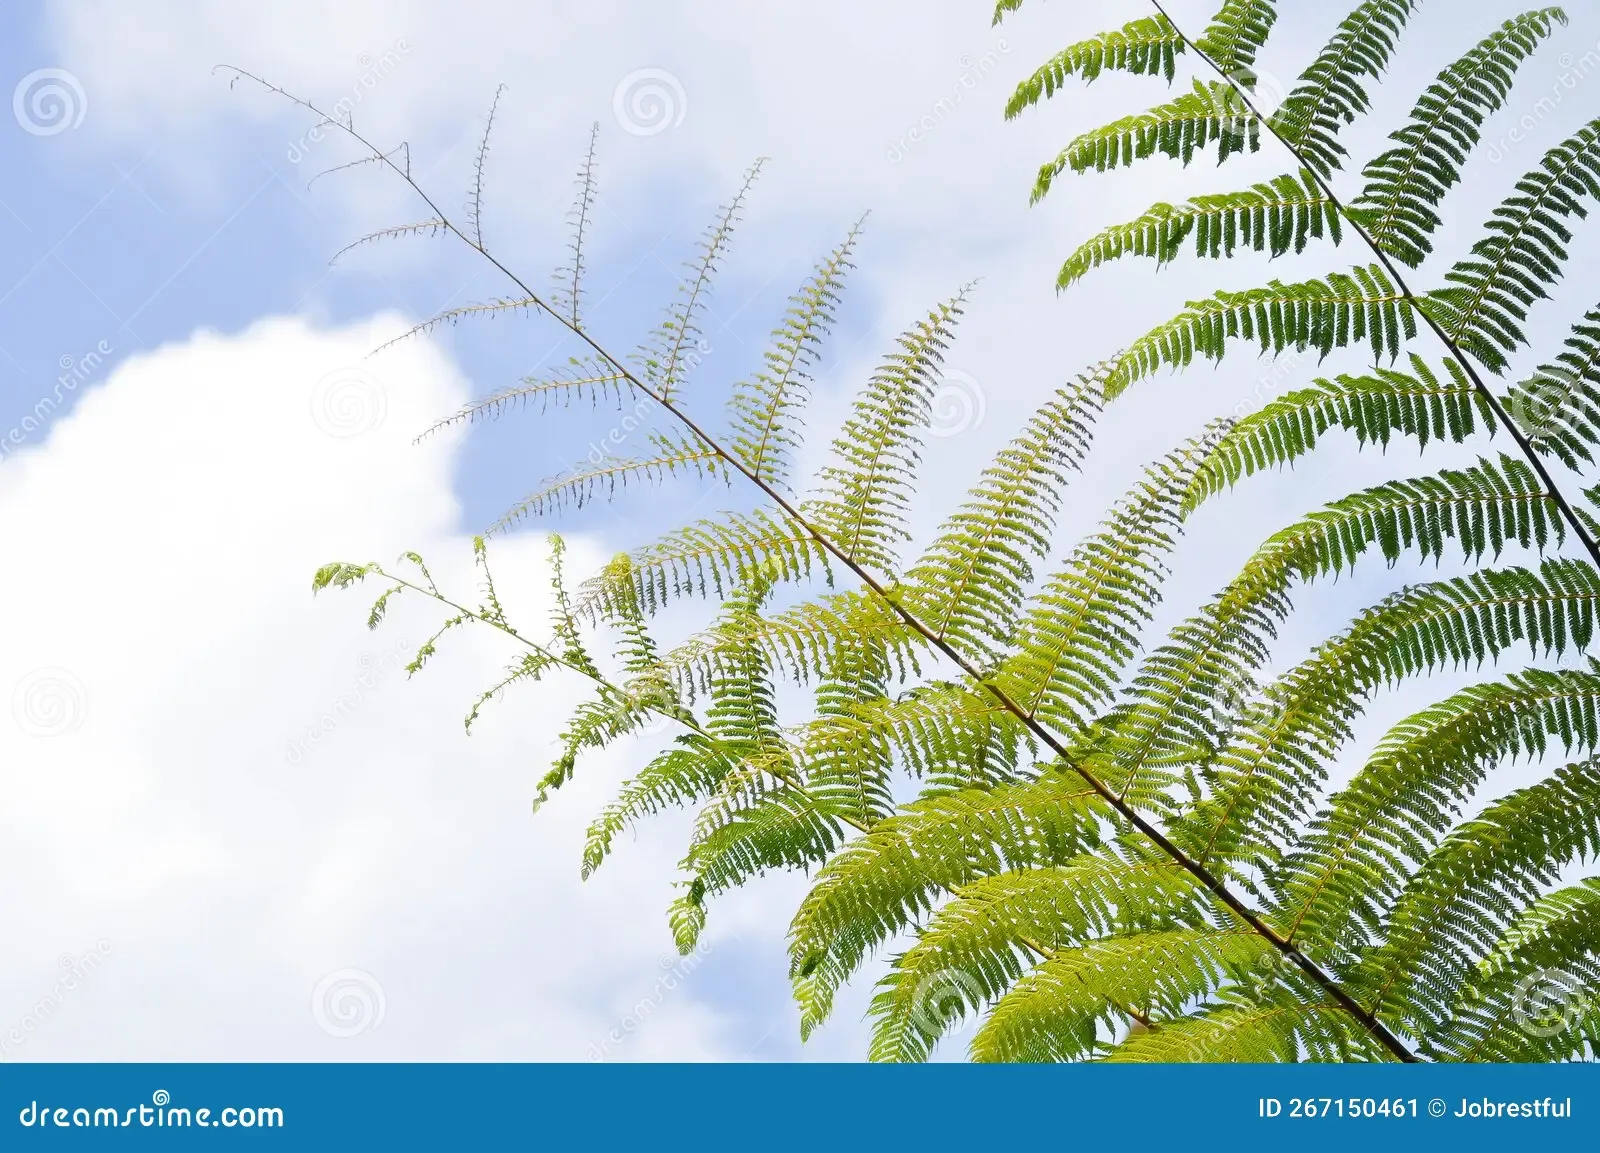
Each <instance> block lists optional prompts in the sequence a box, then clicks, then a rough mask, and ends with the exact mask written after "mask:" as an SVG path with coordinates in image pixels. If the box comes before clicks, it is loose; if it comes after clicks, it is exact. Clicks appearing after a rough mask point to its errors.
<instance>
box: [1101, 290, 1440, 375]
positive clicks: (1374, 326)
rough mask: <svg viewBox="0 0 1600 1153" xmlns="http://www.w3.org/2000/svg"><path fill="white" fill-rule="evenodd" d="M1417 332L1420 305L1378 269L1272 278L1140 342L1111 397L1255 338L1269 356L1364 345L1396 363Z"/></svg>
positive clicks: (1201, 305) (1199, 304)
mask: <svg viewBox="0 0 1600 1153" xmlns="http://www.w3.org/2000/svg"><path fill="white" fill-rule="evenodd" d="M1416 334H1417V315H1416V307H1415V304H1414V302H1413V301H1412V299H1411V297H1410V295H1409V294H1407V293H1406V292H1404V291H1402V290H1401V289H1400V288H1399V287H1398V286H1397V285H1396V284H1395V283H1394V281H1393V280H1392V279H1390V277H1389V274H1388V273H1387V272H1386V271H1384V269H1383V268H1382V267H1380V266H1378V265H1376V264H1374V265H1371V266H1369V267H1366V268H1356V269H1354V270H1353V271H1352V272H1351V273H1350V274H1349V275H1348V276H1346V275H1343V274H1339V273H1335V274H1334V275H1332V276H1329V277H1328V279H1327V280H1311V281H1306V282H1304V283H1301V284H1285V283H1283V282H1282V281H1280V280H1274V281H1273V282H1272V283H1271V284H1269V285H1268V286H1267V287H1266V288H1256V289H1250V290H1248V291H1245V292H1226V291H1223V292H1218V293H1217V294H1216V296H1214V297H1212V298H1210V299H1208V300H1201V301H1195V302H1192V303H1191V304H1190V305H1189V307H1188V310H1187V311H1185V312H1183V313H1182V314H1180V315H1179V316H1177V317H1176V318H1175V319H1173V320H1170V321H1168V322H1167V323H1166V324H1163V325H1162V326H1161V327H1159V328H1157V329H1154V330H1153V331H1151V332H1150V333H1149V334H1148V335H1146V336H1143V337H1140V338H1139V340H1137V341H1135V342H1134V344H1133V345H1132V346H1131V347H1130V348H1129V349H1128V351H1127V352H1125V353H1124V354H1123V356H1122V359H1121V360H1120V361H1119V362H1118V364H1117V368H1116V370H1115V371H1114V372H1113V373H1112V374H1111V377H1110V379H1108V380H1107V381H1106V395H1107V396H1108V397H1112V398H1114V397H1116V396H1118V395H1120V394H1121V393H1122V392H1123V391H1124V390H1125V389H1127V387H1128V386H1129V385H1131V384H1133V383H1135V382H1136V381H1139V380H1141V379H1143V378H1144V377H1147V376H1150V375H1152V374H1154V373H1155V372H1156V370H1157V369H1160V368H1163V367H1168V368H1173V369H1179V368H1187V367H1188V366H1189V365H1190V364H1192V363H1193V362H1194V358H1195V356H1196V355H1197V354H1198V355H1201V356H1204V357H1206V358H1207V359H1209V360H1213V361H1220V360H1221V359H1222V358H1223V356H1224V355H1225V353H1226V351H1227V343H1228V341H1229V340H1230V339H1244V340H1254V341H1256V342H1257V343H1258V344H1259V345H1260V346H1261V351H1262V353H1263V355H1265V354H1274V355H1276V354H1279V353H1282V352H1285V351H1287V350H1290V349H1293V350H1294V351H1295V352H1302V353H1303V352H1306V351H1307V350H1309V349H1315V350H1316V351H1317V353H1318V354H1319V355H1320V356H1322V357H1327V356H1328V354H1329V353H1331V352H1333V350H1334V349H1336V348H1343V347H1346V346H1348V345H1351V344H1359V343H1361V342H1363V341H1365V342H1367V343H1368V344H1370V345H1371V348H1372V355H1373V358H1374V359H1377V360H1382V359H1384V358H1385V357H1386V356H1387V358H1388V359H1390V360H1393V359H1394V358H1395V357H1397V356H1398V355H1399V353H1400V346H1401V344H1402V343H1404V342H1405V341H1408V340H1410V339H1412V338H1413V337H1414V336H1416Z"/></svg>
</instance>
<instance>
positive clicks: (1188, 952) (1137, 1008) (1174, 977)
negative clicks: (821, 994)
mask: <svg viewBox="0 0 1600 1153" xmlns="http://www.w3.org/2000/svg"><path fill="white" fill-rule="evenodd" d="M1270 948H1271V946H1270V945H1269V944H1267V942H1266V941H1265V940H1263V939H1262V938H1261V937H1260V936H1259V935H1258V934H1256V933H1253V932H1250V931H1248V930H1239V929H1212V928H1205V927H1192V928H1178V929H1158V930H1155V931H1151V932H1143V933H1138V932H1136V933H1129V934H1127V935H1124V936H1113V937H1107V938H1102V939H1100V940H1095V941H1090V942H1089V943H1087V944H1084V945H1080V946H1077V947H1074V948H1068V949H1058V950H1056V951H1055V952H1053V953H1052V954H1051V955H1050V957H1049V958H1048V959H1047V960H1045V961H1044V962H1042V963H1041V964H1039V965H1038V966H1037V967H1036V968H1034V969H1032V970H1030V971H1029V972H1027V973H1025V974H1024V975H1023V976H1022V977H1021V979H1019V980H1018V981H1017V982H1016V983H1015V984H1014V985H1013V986H1012V987H1011V990H1010V991H1009V992H1008V993H1006V995H1005V996H1004V997H1002V998H1000V1000H999V1002H998V1003H996V1004H995V1006H994V1008H993V1010H991V1012H990V1014H989V1016H988V1018H987V1019H986V1020H985V1021H984V1022H983V1024H982V1025H981V1026H980V1027H979V1029H978V1032H977V1034H976V1035H975V1036H974V1037H973V1039H972V1048H971V1055H972V1058H973V1060H975V1061H1069V1060H1079V1059H1082V1058H1084V1057H1087V1056H1091V1055H1093V1054H1094V1053H1095V1052H1096V1051H1097V1050H1099V1049H1100V1048H1102V1043H1101V1042H1099V1041H1098V1039H1097V1037H1096V1027H1097V1026H1098V1025H1101V1024H1103V1025H1105V1026H1106V1027H1108V1028H1116V1027H1118V1026H1120V1025H1122V1024H1124V1022H1125V1019H1126V1012H1125V1011H1126V1010H1131V1011H1133V1012H1137V1013H1139V1014H1140V1015H1141V1016H1143V1017H1146V1018H1149V1017H1156V1016H1160V1015H1175V1014H1177V1013H1179V1012H1180V1011H1181V1010H1182V1008H1183V1006H1184V1005H1185V1004H1186V1003H1188V1002H1192V1001H1194V1000H1195V999H1197V998H1200V997H1204V996H1206V995H1207V994H1209V993H1211V992H1212V991H1213V990H1215V989H1216V988H1217V987H1218V986H1220V985H1222V984H1223V983H1225V982H1226V981H1227V980H1228V979H1229V977H1230V976H1231V975H1232V974H1234V973H1236V972H1239V971H1241V970H1248V969H1253V968H1256V967H1258V966H1259V964H1260V962H1261V960H1262V958H1263V957H1264V956H1265V955H1266V952H1267V950H1269V949H1270ZM1119 1006H1121V1007H1123V1010H1124V1011H1119V1008H1118V1007H1119ZM1166 1028H1167V1026H1166V1025H1165V1024H1161V1025H1158V1026H1157V1027H1156V1033H1161V1032H1163V1031H1164V1030H1165V1029H1166ZM886 1040H888V1039H886ZM893 1040H896V1041H899V1042H900V1044H901V1045H902V1046H907V1047H909V1045H913V1044H915V1042H916V1040H917V1038H916V1037H915V1036H914V1035H910V1036H902V1037H899V1038H893ZM874 1042H875V1044H878V1043H880V1042H879V1039H878V1038H877V1037H876V1036H875V1037H874Z"/></svg>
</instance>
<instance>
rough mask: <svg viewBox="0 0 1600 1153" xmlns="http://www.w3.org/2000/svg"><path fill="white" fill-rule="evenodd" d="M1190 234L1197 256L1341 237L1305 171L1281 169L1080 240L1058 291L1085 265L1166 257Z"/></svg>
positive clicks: (1335, 209) (1282, 249) (1328, 201)
mask: <svg viewBox="0 0 1600 1153" xmlns="http://www.w3.org/2000/svg"><path fill="white" fill-rule="evenodd" d="M1191 236H1193V237H1194V242H1195V243H1194V247H1195V255H1196V256H1198V257H1201V258H1209V259H1211V260H1220V259H1223V258H1231V257H1232V256H1233V254H1234V252H1235V251H1237V250H1238V249H1240V248H1244V249H1247V250H1252V251H1255V252H1270V253H1271V254H1272V255H1273V256H1274V257H1278V256H1282V255H1284V254H1285V253H1288V252H1297V253H1298V252H1304V251H1305V249H1306V246H1307V245H1308V244H1309V243H1310V242H1311V241H1312V240H1321V239H1322V238H1323V237H1328V238H1330V239H1332V240H1333V242H1334V243H1335V244H1338V243H1339V242H1340V241H1341V240H1342V239H1343V217H1342V216H1341V215H1340V213H1339V206H1338V204H1337V203H1336V202H1335V201H1334V199H1333V198H1332V197H1331V196H1329V195H1327V194H1326V193H1325V192H1323V191H1322V189H1321V188H1320V187H1318V185H1317V183H1316V181H1315V180H1314V179H1313V178H1312V176H1311V174H1310V173H1309V172H1302V173H1301V174H1300V175H1299V176H1298V177H1296V176H1292V175H1285V176H1280V177H1278V178H1277V179H1275V180H1272V181H1270V182H1268V183H1265V184H1257V185H1255V186H1254V187H1252V188H1251V189H1250V190H1249V191H1247V192H1234V193H1228V194H1225V195H1220V196H1197V197H1195V198H1194V199H1193V200H1191V201H1189V202H1188V203H1186V204H1182V205H1179V206H1177V207H1173V206H1172V205H1170V204H1157V205H1155V206H1154V207H1152V208H1151V209H1150V210H1149V211H1148V212H1146V213H1145V214H1144V215H1143V216H1141V217H1140V218H1139V219H1138V220H1135V221H1132V222H1130V223H1128V224H1119V225H1116V226H1115V227H1112V228H1108V229H1106V230H1105V231H1104V232H1102V233H1100V234H1099V235H1098V236H1095V237H1093V238H1091V239H1089V240H1087V241H1085V242H1084V244H1083V245H1082V246H1081V247H1080V248H1079V249H1078V250H1077V251H1076V252H1074V253H1073V254H1072V255H1071V256H1070V257H1068V258H1067V262H1066V263H1065V264H1064V265H1062V266H1061V273H1060V275H1059V276H1058V277H1057V278H1056V288H1057V289H1058V290H1061V291H1064V290H1066V289H1068V288H1070V287H1072V286H1073V285H1074V284H1076V283H1077V282H1078V281H1080V280H1082V279H1083V278H1084V277H1085V276H1087V275H1088V274H1089V272H1090V271H1091V270H1093V269H1095V268H1098V267H1100V266H1101V265H1103V264H1108V263H1110V262H1111V261H1113V260H1119V259H1121V258H1122V257H1124V256H1146V257H1150V258H1152V259H1154V260H1155V261H1156V262H1157V263H1158V264H1162V265H1166V264H1169V263H1171V262H1172V261H1173V260H1175V259H1177V257H1178V255H1179V254H1180V253H1181V252H1182V251H1183V248H1184V244H1185V242H1186V241H1187V240H1188V239H1189V237H1191Z"/></svg>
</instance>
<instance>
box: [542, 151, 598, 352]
mask: <svg viewBox="0 0 1600 1153" xmlns="http://www.w3.org/2000/svg"><path fill="white" fill-rule="evenodd" d="M599 147H600V122H599V121H598V120H597V121H595V123H594V125H593V126H592V127H591V128H590V129H589V150H588V152H587V153H585V154H584V158H583V166H582V167H580V168H579V169H578V180H577V184H578V195H577V197H576V198H575V199H574V200H573V202H572V210H571V211H570V212H568V213H567V227H568V228H570V229H571V231H572V239H571V240H570V241H569V242H568V245H567V252H568V256H567V260H568V263H567V264H566V265H564V266H563V267H561V268H558V269H556V273H555V279H556V291H555V295H554V296H553V297H552V299H551V302H550V303H551V305H552V306H553V307H554V308H556V309H557V310H559V311H560V313H561V315H562V316H563V317H564V318H565V319H566V320H567V322H568V323H569V324H571V325H572V327H573V328H575V329H576V328H581V327H582V326H583V314H582V305H583V296H584V289H583V276H584V273H586V272H587V271H588V266H587V265H586V264H585V263H584V256H585V250H584V242H585V241H587V240H588V239H589V215H590V213H592V212H593V211H594V198H595V192H596V189H597V185H598V182H597V180H596V177H595V167H596V155H597V153H598V151H599Z"/></svg>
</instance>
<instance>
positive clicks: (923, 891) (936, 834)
mask: <svg viewBox="0 0 1600 1153" xmlns="http://www.w3.org/2000/svg"><path fill="white" fill-rule="evenodd" d="M1105 812H1106V809H1105V806H1104V802H1103V801H1101V800H1100V798H1099V797H1098V796H1097V795H1096V794H1095V793H1094V792H1093V791H1092V790H1090V789H1088V788H1086V787H1085V786H1084V785H1083V783H1082V781H1080V780H1079V779H1078V778H1077V777H1076V776H1063V775H1060V774H1052V775H1049V776H1046V777H1044V778H1042V779H1040V780H1039V781H1035V782H1029V783H1026V784H1017V785H1002V786H1000V787H999V788H996V789H993V790H969V791H967V792H961V793H943V794H940V795H937V796H933V797H928V798H926V799H924V800H920V801H914V802H912V803H911V804H909V805H907V806H905V807H904V808H903V809H902V810H901V811H900V812H899V813H897V814H896V815H895V816H892V817H890V818H888V819H887V820H885V821H883V822H881V823H880V824H878V825H877V826H876V827H875V828H874V829H873V830H872V831H871V832H870V833H867V834H865V835H863V836H861V837H858V838H856V839H855V840H853V841H851V842H849V843H847V844H846V845H845V846H844V847H843V848H842V849H841V850H840V851H839V852H838V853H836V854H835V855H834V856H833V857H832V859H830V860H829V861H828V863H827V864H826V865H824V866H823V867H822V869H821V870H819V872H818V873H817V880H816V883H815V884H814V885H813V886H812V888H811V890H810V892H808V893H807V894H806V898H805V900H804V901H803V902H802V903H801V905H800V908H799V910H798V911H797V912H796V913H795V917H794V921H793V923H792V924H791V925H790V929H789V956H790V976H791V978H792V979H793V981H794V988H795V998H796V1000H797V1001H798V1002H799V1003H800V1009H801V1024H800V1028H801V1033H802V1035H809V1034H810V1033H811V1031H812V1030H813V1029H815V1028H816V1027H817V1026H818V1025H819V1024H821V1023H822V1022H823V1021H824V1020H825V1019H826V1018H827V1016H828V1013H829V1011H830V1010H831V1008H832V1005H833V997H834V994H835V992H837V990H838V989H839V987H840V986H841V985H843V984H844V982H845V981H846V980H848V979H849V977H850V975H851V974H852V973H853V972H854V971H855V970H856V968H857V967H858V966H859V965H860V964H861V963H862V962H863V961H865V960H866V958H867V957H868V956H869V955H870V954H871V953H872V952H873V951H874V950H875V949H877V948H878V947H880V946H881V945H882V944H883V942H885V941H887V940H889V939H890V938H892V937H893V936H894V935H895V934H897V933H899V932H901V931H902V930H903V929H904V928H905V927H906V926H907V925H908V924H910V923H912V922H913V921H915V920H916V919H917V918H918V917H920V916H921V915H923V914H924V913H926V912H927V911H929V910H930V909H931V908H932V906H933V902H934V900H935V898H936V897H937V896H938V895H939V894H940V893H941V892H943V891H944V890H945V889H948V888H952V887H955V886H958V885H962V884H965V883H966V882H968V881H970V880H972V879H974V878H975V877H979V876H983V875H987V874H995V873H1000V872H1004V871H1006V870H1007V869H1014V868H1026V867H1030V866H1034V867H1038V866H1046V865H1059V864H1065V863H1067V862H1069V861H1071V860H1073V859H1075V858H1077V857H1079V856H1081V855H1083V854H1084V853H1086V852H1088V851H1089V850H1091V849H1092V848H1094V847H1095V846H1096V845H1098V844H1099V843H1100V837H1101V832H1102V827H1103V819H1104V818H1103V814H1104V813H1105Z"/></svg>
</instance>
